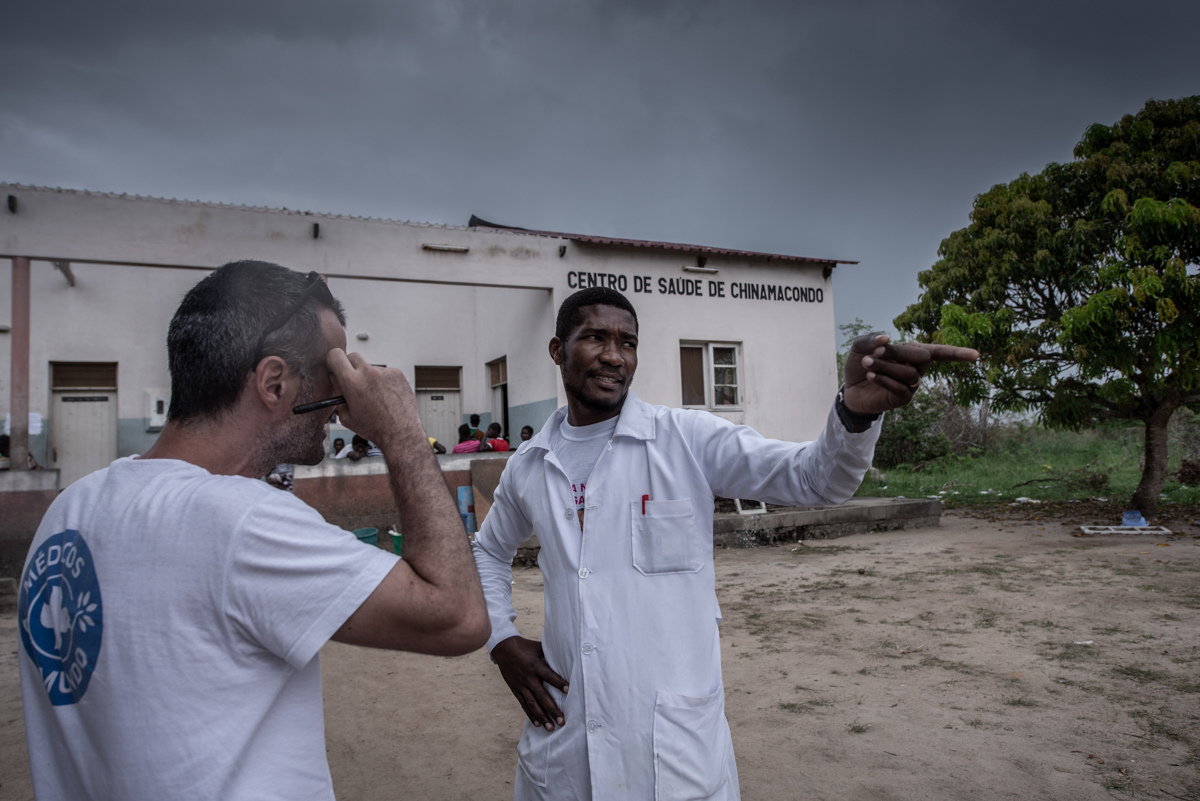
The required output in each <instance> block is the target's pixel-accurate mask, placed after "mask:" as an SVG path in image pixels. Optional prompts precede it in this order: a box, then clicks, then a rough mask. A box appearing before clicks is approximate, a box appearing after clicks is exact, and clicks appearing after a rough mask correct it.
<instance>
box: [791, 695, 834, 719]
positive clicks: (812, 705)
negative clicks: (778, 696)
mask: <svg viewBox="0 0 1200 801" xmlns="http://www.w3.org/2000/svg"><path fill="white" fill-rule="evenodd" d="M822 706H833V702H832V701H822V700H818V699H813V700H811V701H801V702H799V703H792V702H788V703H783V704H780V705H779V708H780V709H782V710H783V711H784V712H794V713H796V714H798V715H802V714H804V713H806V712H812V711H813V710H814V709H816V708H818V707H822Z"/></svg>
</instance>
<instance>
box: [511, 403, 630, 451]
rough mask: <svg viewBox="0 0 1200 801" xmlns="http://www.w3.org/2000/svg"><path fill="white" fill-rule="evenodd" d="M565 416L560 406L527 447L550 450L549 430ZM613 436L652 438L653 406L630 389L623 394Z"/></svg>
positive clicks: (556, 426) (562, 407)
mask: <svg viewBox="0 0 1200 801" xmlns="http://www.w3.org/2000/svg"><path fill="white" fill-rule="evenodd" d="M566 417H567V407H566V406H560V407H559V408H558V409H555V411H554V414H552V415H550V419H549V420H547V421H546V424H545V425H544V426H542V430H541V431H539V432H538V433H537V434H536V435H535V436H534V437H533V439H531V440H529V449H530V450H532V449H534V448H541V449H542V450H545V451H549V450H550V432H552V431H554V430H555V429H556V428H558V427H559V426H560V425H562V421H563V420H565V419H566ZM613 436H614V437H632V438H633V439H641V440H647V439H654V407H653V406H651V405H650V404H648V403H646V402H645V401H643V400H642V399H641V398H639V397H638V396H637V395H636V394H634V391H633V390H632V389H631V390H629V392H628V393H627V394H626V395H625V404H624V405H623V406H622V407H621V415H620V417H618V418H617V428H616V430H615V431H614V432H613Z"/></svg>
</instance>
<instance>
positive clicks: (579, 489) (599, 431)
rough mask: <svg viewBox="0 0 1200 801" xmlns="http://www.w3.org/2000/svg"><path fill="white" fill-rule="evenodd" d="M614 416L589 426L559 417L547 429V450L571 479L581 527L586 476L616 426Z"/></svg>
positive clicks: (576, 512)
mask: <svg viewBox="0 0 1200 801" xmlns="http://www.w3.org/2000/svg"><path fill="white" fill-rule="evenodd" d="M618 419H619V418H617V417H612V418H609V419H608V420H601V421H600V422H599V423H593V424H592V425H590V426H573V425H571V424H570V423H568V422H567V420H566V418H563V421H562V425H561V426H559V427H558V428H556V429H555V430H554V431H552V432H551V433H550V450H551V452H552V453H553V454H554V457H555V458H556V459H558V463H559V464H560V465H562V468H563V470H564V471H566V474H567V480H568V481H570V482H571V494H572V497H573V501H572V502H573V504H574V506H575V516H576V517H577V518H579V527H580V528H582V527H583V510H584V508H585V506H586V497H587V480H588V476H590V475H591V474H592V468H593V467H595V466H596V461H597V460H598V459H599V458H600V454H601V452H602V451H603V450H604V446H605V445H606V444H607V443H608V441H609V440H610V439H612V435H613V432H614V431H616V430H617V420H618Z"/></svg>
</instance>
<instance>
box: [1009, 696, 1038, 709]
mask: <svg viewBox="0 0 1200 801" xmlns="http://www.w3.org/2000/svg"><path fill="white" fill-rule="evenodd" d="M1004 703H1006V704H1008V705H1009V706H1025V707H1035V706H1041V704H1039V703H1038V702H1037V701H1034V700H1033V699H1032V698H1026V697H1024V696H1021V697H1020V698H1009V699H1008V700H1007V701H1005V702H1004Z"/></svg>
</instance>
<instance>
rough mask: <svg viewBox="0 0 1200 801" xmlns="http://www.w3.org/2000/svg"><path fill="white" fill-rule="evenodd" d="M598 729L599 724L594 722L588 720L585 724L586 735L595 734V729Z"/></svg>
mask: <svg viewBox="0 0 1200 801" xmlns="http://www.w3.org/2000/svg"><path fill="white" fill-rule="evenodd" d="M598 728H600V724H599V723H597V722H596V721H594V720H589V721H588V724H587V730H588V734H595V733H596V729H598Z"/></svg>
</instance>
